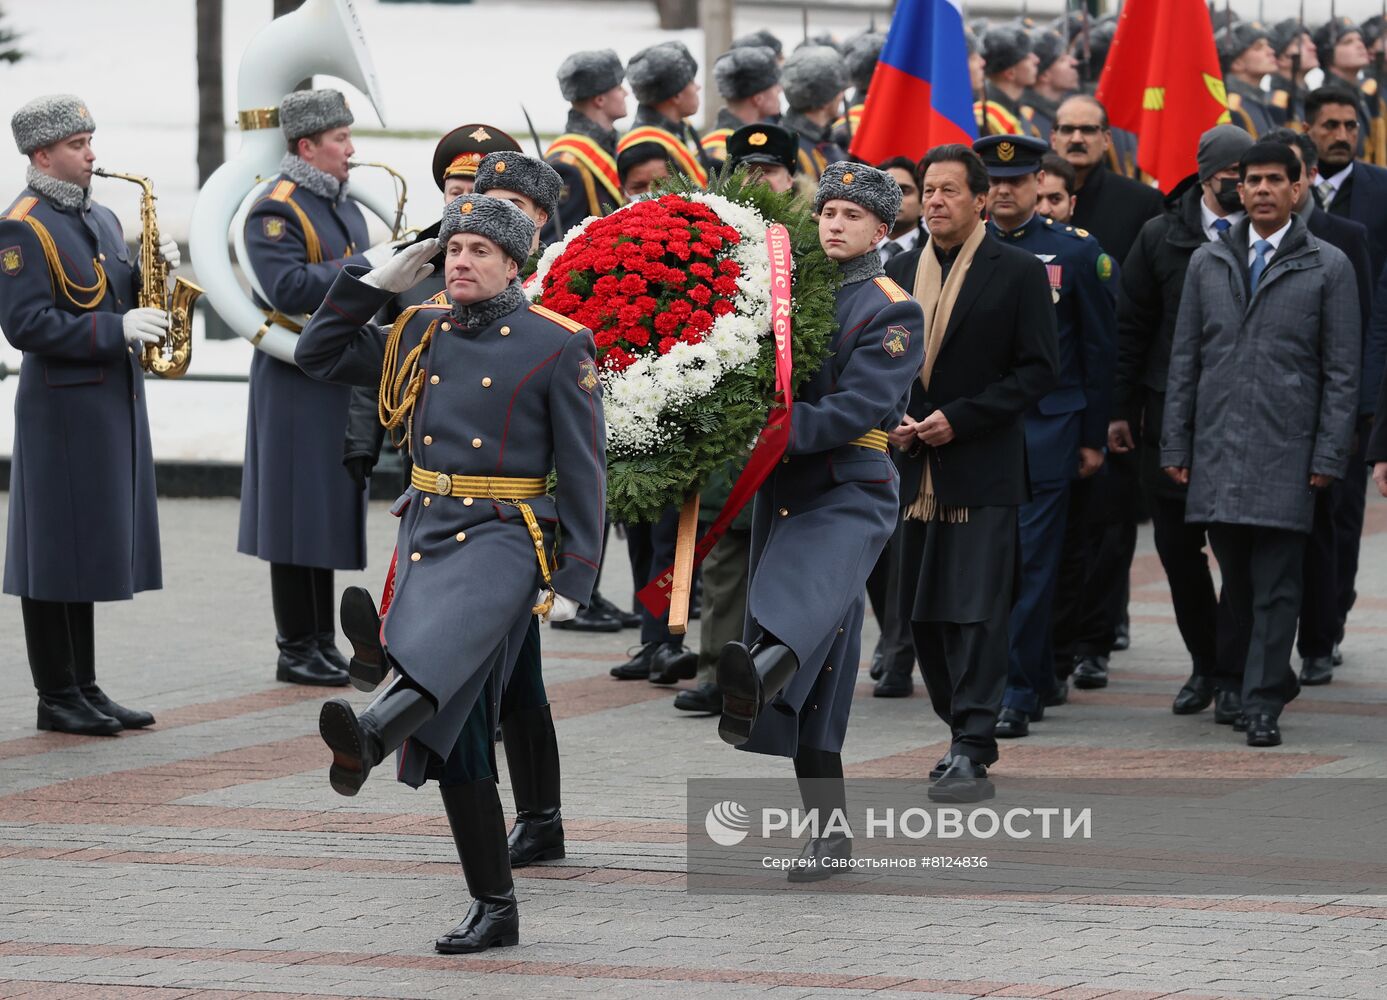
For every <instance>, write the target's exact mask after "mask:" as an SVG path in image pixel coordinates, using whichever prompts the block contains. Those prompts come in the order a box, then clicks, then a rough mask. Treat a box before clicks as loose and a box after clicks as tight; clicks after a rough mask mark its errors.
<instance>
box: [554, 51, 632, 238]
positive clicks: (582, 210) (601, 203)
mask: <svg viewBox="0 0 1387 1000" xmlns="http://www.w3.org/2000/svg"><path fill="white" fill-rule="evenodd" d="M558 77H559V91H560V92H561V93H562V94H563V98H564V100H566V101H568V102H569V104H570V105H571V107H570V108H569V110H568V121H567V122H566V123H565V125H564V131H563V135H561V136H559V137H558V138H557V139H555V140H554V141H553V142H552V143H550V145H549V149H548V150H547V151H546V152H545V154H544V159H545V160H546V161H547V162H548V164H549V165H550V166H551V167H553V168H554V169H555V170H557V171H558V174H559V178H560V180H561V181H562V183H563V197H562V199H561V203H560V204H559V206H558V209H557V210H556V211H554V212H551V213H550V214H549V222H548V224H547V225H545V226H544V228H543V229H542V230H541V232H540V240H541V241H542V242H544V243H556V242H558V241H559V240H561V239H563V237H564V234H565V233H566V232H568V230H570V229H572V228H573V227H574V226H576V225H577V224H578V223H580V222H582V221H583V220H584V219H586V218H588V217H589V216H593V215H599V216H600V215H610V214H611V213H612V212H614V211H616V210H617V209H618V208H620V207H621V206H622V205H623V204H625V202H626V199H625V198H624V197H623V196H622V193H621V176H620V174H618V173H617V169H616V144H617V135H616V123H617V122H618V121H620V120H621V119H622V118H625V117H626V100H627V93H626V84H625V82H624V81H625V79H626V70H625V69H624V68H623V67H622V65H621V59H620V58H619V57H618V56H617V54H616V53H615V52H613V51H612V50H611V49H599V50H596V51H591V52H575V53H573V55H571V56H569V57H568V58H567V59H565V60H564V61H563V63H562V65H560V66H559V72H558Z"/></svg>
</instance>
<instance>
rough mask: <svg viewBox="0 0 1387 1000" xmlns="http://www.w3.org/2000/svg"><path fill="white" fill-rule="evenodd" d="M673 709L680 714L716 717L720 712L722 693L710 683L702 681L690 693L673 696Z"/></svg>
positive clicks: (685, 692) (684, 692)
mask: <svg viewBox="0 0 1387 1000" xmlns="http://www.w3.org/2000/svg"><path fill="white" fill-rule="evenodd" d="M674 707H675V708H677V709H679V711H681V712H700V713H703V714H706V715H716V714H717V713H718V712H721V711H722V692H721V691H719V690H718V686H717V685H716V684H714V683H713V682H712V681H704V682H703V683H702V684H700V685H699V686H698V687H696V688H694V689H693V690H692V691H680V692H679V693H678V694H677V695H675V696H674Z"/></svg>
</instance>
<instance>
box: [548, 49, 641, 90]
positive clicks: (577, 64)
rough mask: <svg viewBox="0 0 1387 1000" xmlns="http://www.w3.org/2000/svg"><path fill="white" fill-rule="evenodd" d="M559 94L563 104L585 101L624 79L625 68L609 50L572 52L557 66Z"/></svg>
mask: <svg viewBox="0 0 1387 1000" xmlns="http://www.w3.org/2000/svg"><path fill="white" fill-rule="evenodd" d="M556 75H557V76H558V78H559V93H561V94H563V99H564V100H565V101H586V100H587V99H588V98H589V97H596V96H597V95H598V94H605V93H606V92H607V91H609V90H611V89H612V88H613V87H615V86H618V85H619V84H620V83H621V81H622V80H624V79H626V67H624V66H622V65H621V57H620V56H618V55H617V54H616V52H615V51H613V50H612V49H593V50H589V51H586V52H575V53H573V54H572V55H571V56H569V57H568V58H567V59H565V60H564V61H563V62H562V63H560V64H559V71H558V73H557V74H556Z"/></svg>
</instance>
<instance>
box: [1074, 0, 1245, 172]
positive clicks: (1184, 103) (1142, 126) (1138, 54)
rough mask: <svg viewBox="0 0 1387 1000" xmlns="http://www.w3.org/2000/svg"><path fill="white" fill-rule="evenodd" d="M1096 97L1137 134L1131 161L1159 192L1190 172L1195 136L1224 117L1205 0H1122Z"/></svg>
mask: <svg viewBox="0 0 1387 1000" xmlns="http://www.w3.org/2000/svg"><path fill="white" fill-rule="evenodd" d="M1096 96H1097V98H1098V100H1099V101H1101V102H1102V103H1103V106H1104V107H1105V108H1107V109H1108V119H1109V121H1111V123H1112V124H1113V125H1115V126H1116V127H1118V128H1122V129H1126V130H1127V131H1128V132H1135V133H1136V134H1137V135H1138V136H1140V137H1141V141H1140V143H1139V144H1138V146H1137V164H1138V165H1139V166H1140V167H1141V169H1142V170H1144V171H1146V172H1147V173H1148V174H1150V175H1151V176H1152V177H1154V178H1156V183H1157V184H1159V185H1160V188H1161V190H1162V191H1169V190H1170V189H1171V188H1173V187H1175V185H1176V184H1178V183H1180V181H1182V180H1184V179H1185V178H1186V177H1188V176H1189V175H1190V174H1192V173H1194V172H1195V151H1196V150H1197V149H1198V147H1199V137H1200V136H1201V135H1202V134H1204V133H1205V132H1207V131H1208V130H1209V129H1211V128H1213V127H1214V126H1215V125H1220V124H1224V123H1226V122H1228V121H1229V118H1228V98H1227V95H1226V93H1225V91H1224V89H1223V73H1222V71H1221V70H1220V69H1219V64H1218V50H1217V48H1215V46H1214V27H1213V23H1212V22H1211V21H1210V20H1209V9H1208V8H1207V7H1206V6H1205V5H1204V0H1127V2H1126V3H1125V4H1123V6H1122V16H1121V17H1120V18H1119V19H1118V22H1117V34H1116V35H1115V36H1114V37H1113V42H1112V47H1111V48H1110V49H1109V50H1108V59H1107V63H1106V64H1105V65H1104V67H1103V77H1102V79H1100V80H1099V81H1098V92H1097V94H1096Z"/></svg>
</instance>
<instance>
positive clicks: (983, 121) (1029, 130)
mask: <svg viewBox="0 0 1387 1000" xmlns="http://www.w3.org/2000/svg"><path fill="white" fill-rule="evenodd" d="M982 56H983V60H984V66H983V72H984V74H985V75H986V77H987V83H986V85H985V86H984V88H983V99H982V100H981V101H978V102H977V103H976V104H974V106H973V113H974V114H975V115H977V118H978V122H979V128H981V130H982V133H983V135H1029V136H1034V137H1035V138H1037V139H1038V138H1041V135H1040V130H1039V129H1038V128H1036V126H1035V123H1034V122H1033V121H1032V120H1031V119H1032V117H1033V113H1032V112H1031V110H1030V109H1029V108H1027V107H1026V106H1025V105H1023V104H1022V103H1021V100H1022V97H1023V96H1024V95H1025V93H1026V88H1027V87H1031V86H1034V85H1035V80H1036V75H1037V73H1036V68H1037V67H1038V66H1039V65H1040V60H1039V58H1038V57H1037V56H1036V54H1035V52H1034V51H1032V47H1031V36H1030V35H1028V34H1026V31H1025V29H1024V28H1020V27H1017V26H1015V25H1003V26H1002V27H1000V28H993V29H992V30H991V31H989V32H987V33H986V34H985V35H983V36H982Z"/></svg>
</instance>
